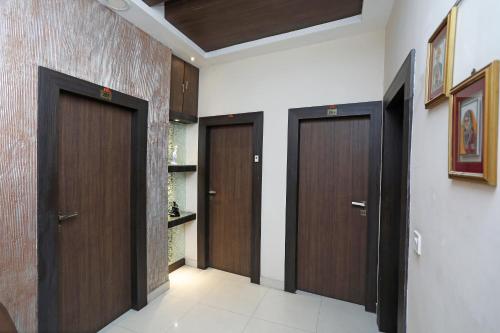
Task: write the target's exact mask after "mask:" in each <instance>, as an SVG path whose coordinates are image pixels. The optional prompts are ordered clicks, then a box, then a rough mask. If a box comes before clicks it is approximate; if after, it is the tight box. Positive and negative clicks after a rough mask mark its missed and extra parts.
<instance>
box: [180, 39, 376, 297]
mask: <svg viewBox="0 0 500 333" xmlns="http://www.w3.org/2000/svg"><path fill="white" fill-rule="evenodd" d="M383 59H384V32H383V31H381V32H373V33H369V34H364V35H360V36H355V37H351V38H349V39H342V40H336V41H331V42H328V43H322V44H317V45H313V46H308V47H303V48H298V49H294V50H289V51H283V52H277V53H272V54H267V55H263V56H258V57H253V58H248V59H244V60H240V61H236V62H232V63H227V64H221V65H214V66H211V67H208V68H205V69H202V71H201V77H200V100H199V115H200V116H201V117H203V116H213V115H220V114H228V113H243V112H253V111H264V152H263V155H264V156H263V184H262V248H261V260H262V267H261V273H262V276H263V278H264V280H263V282H264V283H267V284H274V285H276V286H279V287H282V285H283V280H284V258H285V202H286V159H287V156H286V151H287V126H288V109H289V108H296V107H306V106H317V105H327V104H341V103H354V102H366V101H374V100H381V99H382V86H383V68H384V60H383ZM196 141H197V129H196V128H195V127H193V128H192V129H190V132H189V133H188V145H189V144H190V142H191V146H190V147H189V148H188V151H196ZM190 160H191V161H193V162H194V161H196V156H191V158H190ZM187 195H188V202H190V203H192V204H193V205H194V207H196V206H195V202H196V199H195V197H196V179H194V178H193V179H191V180H188V193H187ZM186 237H187V244H188V245H187V249H186V257H187V260H188V262H189V261H190V260H191V261H192V260H193V259H195V258H196V225H195V224H191V225H189V226H188V227H187V236H186Z"/></svg>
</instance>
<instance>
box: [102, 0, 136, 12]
mask: <svg viewBox="0 0 500 333" xmlns="http://www.w3.org/2000/svg"><path fill="white" fill-rule="evenodd" d="M99 2H100V3H102V4H103V5H104V6H107V7H109V8H110V9H112V10H116V11H118V12H123V11H126V10H128V9H129V8H130V6H129V4H128V2H127V1H126V0H100V1H99Z"/></svg>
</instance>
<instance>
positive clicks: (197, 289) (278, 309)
mask: <svg viewBox="0 0 500 333" xmlns="http://www.w3.org/2000/svg"><path fill="white" fill-rule="evenodd" d="M375 321H376V318H375V315H373V314H370V313H366V312H365V311H364V308H363V307H361V306H359V305H355V304H350V303H346V302H341V301H338V300H334V299H330V298H326V297H322V296H316V295H311V294H305V293H300V294H290V293H285V292H283V291H279V290H275V289H269V288H265V287H262V286H258V285H254V284H251V283H250V281H249V279H248V278H245V277H241V276H238V275H234V274H230V273H226V272H222V271H218V270H215V269H207V270H205V271H202V270H198V269H196V268H192V267H188V266H184V267H182V268H180V269H178V270H177V271H175V272H173V273H172V274H170V290H169V291H168V292H166V293H165V294H163V295H162V296H160V297H159V298H157V299H155V300H154V301H153V302H151V303H150V304H149V305H148V306H147V307H145V308H144V309H142V310H141V311H139V312H136V311H134V310H130V311H128V312H127V313H125V314H124V315H123V316H121V317H120V318H118V319H117V320H115V321H114V322H113V323H111V324H110V325H109V326H108V327H106V328H105V329H103V330H102V331H101V332H103V333H131V332H135V333H150V332H160V333H175V332H182V333H196V332H200V333H201V332H203V333H304V332H317V333H375V332H378V330H377V328H376V324H375Z"/></svg>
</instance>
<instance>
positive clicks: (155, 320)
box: [115, 294, 196, 333]
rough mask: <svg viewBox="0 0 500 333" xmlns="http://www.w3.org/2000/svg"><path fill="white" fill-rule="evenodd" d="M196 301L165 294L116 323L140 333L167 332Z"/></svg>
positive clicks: (128, 313)
mask: <svg viewBox="0 0 500 333" xmlns="http://www.w3.org/2000/svg"><path fill="white" fill-rule="evenodd" d="M195 305H196V302H195V301H193V300H191V299H187V298H179V297H175V296H169V295H168V294H164V295H162V296H160V297H159V298H157V299H155V300H154V301H153V302H151V303H150V304H149V305H148V306H146V307H145V308H144V309H142V310H141V311H134V310H130V311H128V312H127V313H126V314H124V315H123V316H121V317H120V318H118V319H117V320H116V321H115V323H116V325H118V326H120V327H122V328H126V329H129V330H132V331H135V332H140V333H156V332H165V331H166V330H167V328H168V326H170V325H171V324H173V323H175V322H177V321H178V320H179V319H180V318H181V317H182V316H183V315H185V314H186V313H187V312H188V311H189V310H191V309H192V308H194V306H195Z"/></svg>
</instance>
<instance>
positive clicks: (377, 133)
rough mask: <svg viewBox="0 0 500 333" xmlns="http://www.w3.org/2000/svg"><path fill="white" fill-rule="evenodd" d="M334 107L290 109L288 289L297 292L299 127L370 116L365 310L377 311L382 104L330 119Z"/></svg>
mask: <svg viewBox="0 0 500 333" xmlns="http://www.w3.org/2000/svg"><path fill="white" fill-rule="evenodd" d="M330 108H331V106H317V107H308V108H299V109H290V110H289V113H288V161H287V190H286V242H285V290H286V291H289V292H295V291H296V290H297V206H298V202H297V196H298V162H299V137H300V131H299V125H300V121H302V120H306V119H322V118H335V117H337V118H339V117H356V116H368V117H369V118H370V165H369V188H368V202H369V203H370V206H369V209H368V221H369V226H368V235H367V237H368V240H367V252H368V253H367V263H366V265H367V277H366V299H365V309H366V310H367V311H371V312H375V309H376V301H377V261H378V253H377V244H378V221H379V220H378V217H379V203H380V199H379V193H380V160H381V128H382V115H381V113H382V103H381V102H367V103H355V104H342V105H337V106H336V108H337V115H335V116H329V115H328V114H327V110H328V109H330Z"/></svg>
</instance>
